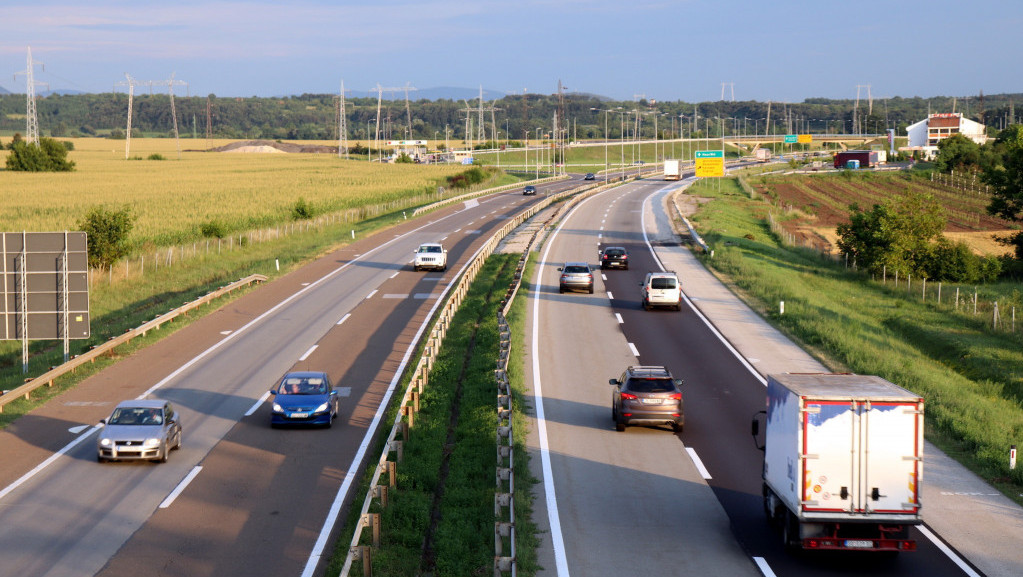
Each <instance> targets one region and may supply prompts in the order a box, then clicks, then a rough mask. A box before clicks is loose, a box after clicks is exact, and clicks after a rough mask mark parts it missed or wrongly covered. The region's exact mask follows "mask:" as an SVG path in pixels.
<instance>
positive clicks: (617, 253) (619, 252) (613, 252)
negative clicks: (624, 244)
mask: <svg viewBox="0 0 1023 577" xmlns="http://www.w3.org/2000/svg"><path fill="white" fill-rule="evenodd" d="M605 254H607V256H622V255H623V254H625V251H624V250H621V249H619V250H609V251H607V252H606V253H605Z"/></svg>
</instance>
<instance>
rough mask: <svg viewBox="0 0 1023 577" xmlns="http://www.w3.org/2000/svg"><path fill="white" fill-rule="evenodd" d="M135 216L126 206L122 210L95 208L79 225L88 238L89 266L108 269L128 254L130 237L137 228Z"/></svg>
mask: <svg viewBox="0 0 1023 577" xmlns="http://www.w3.org/2000/svg"><path fill="white" fill-rule="evenodd" d="M135 219H136V217H135V215H134V214H132V212H131V208H130V207H128V206H125V207H123V208H121V209H120V210H108V209H106V208H103V207H101V206H98V207H94V208H93V209H92V210H90V211H89V212H88V214H86V215H85V218H84V219H83V220H82V221H81V222H79V223H78V228H80V229H81V230H83V231H85V234H86V235H87V238H88V251H89V266H90V267H93V268H101V269H108V268H110V266H111V265H113V264H114V263H115V262H117V260H118V259H120V258H121V257H123V256H125V255H127V254H128V235H129V234H131V230H132V228H134V227H135Z"/></svg>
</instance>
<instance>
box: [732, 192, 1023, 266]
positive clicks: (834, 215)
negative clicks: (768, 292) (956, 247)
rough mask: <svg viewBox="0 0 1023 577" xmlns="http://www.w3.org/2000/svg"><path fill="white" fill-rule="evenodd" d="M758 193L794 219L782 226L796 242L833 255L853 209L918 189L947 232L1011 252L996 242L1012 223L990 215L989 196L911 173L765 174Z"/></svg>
mask: <svg viewBox="0 0 1023 577" xmlns="http://www.w3.org/2000/svg"><path fill="white" fill-rule="evenodd" d="M747 181H748V182H749V184H750V185H751V186H752V188H753V190H754V191H755V192H757V193H758V194H760V195H762V196H764V197H765V198H766V199H768V200H769V201H770V202H771V203H772V204H773V205H775V206H776V207H779V208H781V209H783V210H784V211H786V213H787V214H788V215H789V216H790V218H786V219H784V220H782V221H781V224H782V226H783V227H784V228H785V229H786V230H787V231H788V232H789V233H790V234H792V235H793V236H794V237H795V238H796V239H797V240H796V244H800V245H803V246H810V247H813V248H814V249H815V250H818V251H823V252H833V251H834V246H835V241H836V239H837V235H836V233H835V226H836V225H838V224H839V223H843V222H849V206H850V205H851V204H854V203H855V204H858V205H859V207H860V208H861V209H864V210H869V209H870V208H871V207H872V206H873V205H875V204H880V203H882V202H884V201H885V200H887V199H889V198H892V197H893V196H895V195H899V194H903V193H905V192H908V191H911V190H912V191H916V192H921V193H925V194H929V195H931V196H933V197H934V198H935V199H936V200H937V201H938V202H940V203H941V205H942V206H943V207H944V208H945V211H946V214H947V217H948V224H947V226H946V228H945V234H946V236H948V237H949V238H950V239H952V240H953V241H958V240H962V241H964V242H965V243H966V244H967V245H969V246H970V248H972V249H973V250H974V251H975V252H977V253H980V254H1003V253H1009V252H1011V250H1010V249H1008V248H1006V247H1004V246H1002V245H1000V244H998V243H997V242H996V241H995V240H994V236H996V235H1004V234H1005V233H1006V232H1007V231H1010V230H1012V228H1013V225H1012V224H1011V223H1009V222H1007V221H1004V220H1002V219H999V218H995V217H993V216H990V215H988V214H987V205H988V202H989V200H990V199H989V198H988V197H987V196H986V195H982V194H977V193H973V192H969V191H960V190H955V189H953V188H950V187H947V186H942V185H938V184H934V183H932V182H930V181H929V180H925V179H922V178H918V177H914V176H911V175H908V174H905V173H888V174H874V173H863V174H861V175H857V176H855V177H853V178H850V177H847V176H845V175H844V174H843V173H839V174H815V175H786V176H760V177H754V178H748V179H747Z"/></svg>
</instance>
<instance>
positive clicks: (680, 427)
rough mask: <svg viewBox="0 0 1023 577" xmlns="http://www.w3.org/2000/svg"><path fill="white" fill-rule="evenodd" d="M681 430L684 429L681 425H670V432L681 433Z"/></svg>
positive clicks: (676, 423)
mask: <svg viewBox="0 0 1023 577" xmlns="http://www.w3.org/2000/svg"><path fill="white" fill-rule="evenodd" d="M683 428H684V425H683V424H682V423H679V422H674V423H672V424H671V430H672V431H674V432H676V433H681V432H682V429H683Z"/></svg>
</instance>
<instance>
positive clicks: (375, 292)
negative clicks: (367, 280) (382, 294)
mask: <svg viewBox="0 0 1023 577" xmlns="http://www.w3.org/2000/svg"><path fill="white" fill-rule="evenodd" d="M375 294H377V290H376V289H373V292H371V293H369V294H368V295H366V298H367V299H370V298H372V297H373V295H375Z"/></svg>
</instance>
